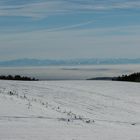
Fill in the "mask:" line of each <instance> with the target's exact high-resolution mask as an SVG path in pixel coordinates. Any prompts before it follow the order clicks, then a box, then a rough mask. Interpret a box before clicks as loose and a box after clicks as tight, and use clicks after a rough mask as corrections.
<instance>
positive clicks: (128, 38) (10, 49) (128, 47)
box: [0, 0, 140, 60]
mask: <svg viewBox="0 0 140 140" xmlns="http://www.w3.org/2000/svg"><path fill="white" fill-rule="evenodd" d="M139 38H140V1H139V0H0V50H1V51H0V59H1V60H10V59H18V58H39V59H47V58H49V59H71V58H137V57H139V56H140V53H139V52H140V39H139Z"/></svg>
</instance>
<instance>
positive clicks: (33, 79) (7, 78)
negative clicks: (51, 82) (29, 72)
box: [0, 75, 37, 81]
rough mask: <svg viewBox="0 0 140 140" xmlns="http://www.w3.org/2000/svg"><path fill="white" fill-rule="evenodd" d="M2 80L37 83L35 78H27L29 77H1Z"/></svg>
mask: <svg viewBox="0 0 140 140" xmlns="http://www.w3.org/2000/svg"><path fill="white" fill-rule="evenodd" d="M0 79H1V80H22V81H37V79H35V78H31V77H27V76H20V75H15V76H12V75H8V76H5V75H0Z"/></svg>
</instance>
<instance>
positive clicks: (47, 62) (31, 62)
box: [0, 58, 140, 67]
mask: <svg viewBox="0 0 140 140" xmlns="http://www.w3.org/2000/svg"><path fill="white" fill-rule="evenodd" d="M103 64H104V65H107V64H140V58H137V59H127V58H118V59H115V58H114V59H109V58H108V59H95V58H91V59H69V60H51V59H44V60H40V59H16V60H10V61H0V66H1V67H14V66H59V65H103Z"/></svg>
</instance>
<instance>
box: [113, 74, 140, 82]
mask: <svg viewBox="0 0 140 140" xmlns="http://www.w3.org/2000/svg"><path fill="white" fill-rule="evenodd" d="M113 80H117V81H130V82H140V72H137V73H133V74H130V75H122V76H119V77H117V78H114V79H113Z"/></svg>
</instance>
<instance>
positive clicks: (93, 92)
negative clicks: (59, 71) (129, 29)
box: [0, 81, 140, 140]
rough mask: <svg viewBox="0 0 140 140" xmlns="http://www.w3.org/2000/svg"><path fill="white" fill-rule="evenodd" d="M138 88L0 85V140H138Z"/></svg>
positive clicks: (101, 83) (40, 83) (44, 83)
mask: <svg viewBox="0 0 140 140" xmlns="http://www.w3.org/2000/svg"><path fill="white" fill-rule="evenodd" d="M139 132H140V86H139V83H128V82H115V81H113V82H112V81H36V82H21V81H0V140H93V139H95V140H122V139H123V140H125V139H126V140H139V139H140V133H139Z"/></svg>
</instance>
